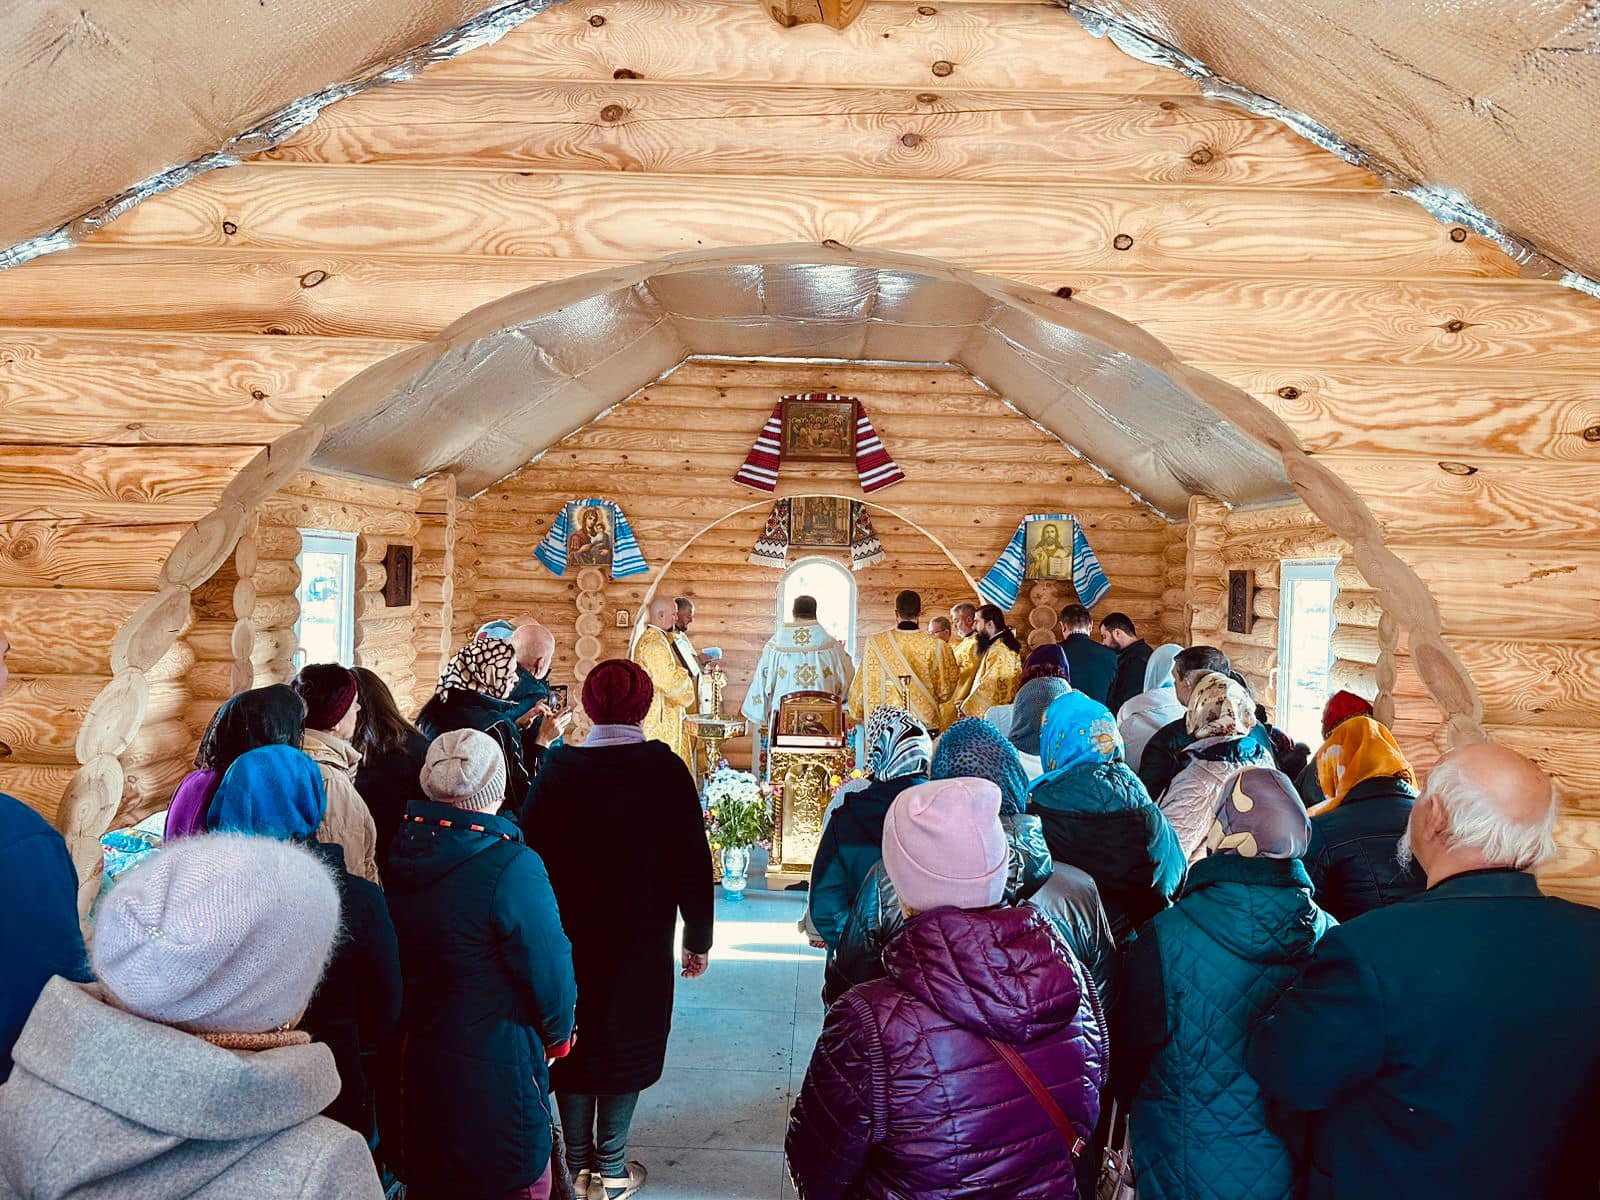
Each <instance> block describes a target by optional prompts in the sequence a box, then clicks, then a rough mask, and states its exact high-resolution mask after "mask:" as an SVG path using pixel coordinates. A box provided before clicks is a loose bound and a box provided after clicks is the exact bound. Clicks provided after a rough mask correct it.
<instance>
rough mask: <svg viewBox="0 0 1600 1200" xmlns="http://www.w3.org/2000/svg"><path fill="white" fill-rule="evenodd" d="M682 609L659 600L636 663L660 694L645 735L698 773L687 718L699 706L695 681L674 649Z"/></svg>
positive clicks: (638, 647)
mask: <svg viewBox="0 0 1600 1200" xmlns="http://www.w3.org/2000/svg"><path fill="white" fill-rule="evenodd" d="M677 619H678V606H677V604H676V603H675V602H673V601H671V600H655V601H653V602H652V603H651V605H650V612H649V615H648V617H647V619H646V620H647V623H646V625H645V628H644V630H643V631H642V632H641V633H640V634H639V637H638V640H637V641H635V642H634V645H633V653H632V655H631V657H632V658H633V661H634V662H636V663H638V664H639V665H640V666H641V667H643V668H644V670H645V674H647V675H649V676H650V682H651V683H653V684H654V685H655V689H656V694H655V697H654V699H652V700H651V701H650V711H649V712H648V713H646V714H645V718H644V735H645V737H647V738H655V739H657V740H659V741H663V742H665V743H666V744H667V745H669V746H671V747H672V749H673V751H674V752H675V753H676V754H677V756H678V757H679V758H681V759H683V761H684V762H685V763H687V764H688V765H689V769H690V770H691V771H692V770H693V769H694V763H693V760H692V759H691V757H690V753H689V736H688V733H687V731H686V730H685V729H684V727H683V718H684V717H686V716H687V715H688V714H689V710H690V708H691V707H693V705H694V702H695V681H694V676H693V675H691V674H690V673H689V669H688V668H687V667H685V666H684V665H683V659H682V658H680V657H679V655H678V652H677V650H676V649H675V648H674V646H673V633H674V628H673V627H674V625H675V624H676V623H677Z"/></svg>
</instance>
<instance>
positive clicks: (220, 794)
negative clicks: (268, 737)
mask: <svg viewBox="0 0 1600 1200" xmlns="http://www.w3.org/2000/svg"><path fill="white" fill-rule="evenodd" d="M327 811H328V789H327V786H326V785H325V784H324V783H323V782H322V772H321V770H319V769H318V767H317V764H316V763H315V762H313V761H312V760H311V757H310V756H309V755H307V754H306V753H305V752H304V751H302V750H297V749H296V748H295V747H293V746H262V747H260V748H259V749H256V750H249V751H246V752H245V753H244V754H241V755H240V756H239V757H238V758H236V759H234V762H233V765H232V766H231V767H229V768H228V770H227V773H226V774H224V775H223V777H222V782H221V783H219V784H218V785H217V794H216V795H214V796H213V797H211V805H210V807H209V808H207V810H206V828H207V829H208V830H212V831H217V830H223V831H228V832H232V833H254V834H258V835H260V836H262V837H271V838H277V839H278V840H279V841H285V842H303V841H307V840H308V839H309V838H310V837H311V835H312V834H314V833H316V831H317V827H318V826H319V825H321V824H322V818H323V816H324V815H326V813H327Z"/></svg>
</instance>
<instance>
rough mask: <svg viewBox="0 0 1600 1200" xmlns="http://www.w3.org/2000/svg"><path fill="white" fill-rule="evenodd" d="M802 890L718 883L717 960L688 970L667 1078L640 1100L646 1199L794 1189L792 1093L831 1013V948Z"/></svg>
mask: <svg viewBox="0 0 1600 1200" xmlns="http://www.w3.org/2000/svg"><path fill="white" fill-rule="evenodd" d="M801 909H802V898H801V896H800V895H799V894H797V893H792V892H776V891H775V892H765V891H757V890H755V889H751V890H750V891H749V892H747V893H746V894H745V899H744V900H743V901H742V902H739V903H729V902H728V901H727V900H726V899H725V898H723V897H722V894H721V889H720V888H719V889H718V899H717V928H716V944H715V946H714V947H713V949H712V951H711V968H710V970H708V971H707V972H706V974H705V975H704V976H702V977H701V978H699V979H679V980H678V985H677V1003H676V1005H675V1007H674V1010H673V1017H672V1040H671V1042H670V1043H669V1044H668V1047H667V1070H666V1074H665V1075H664V1076H663V1077H662V1079H661V1082H659V1083H658V1084H656V1085H655V1086H654V1087H653V1088H651V1089H650V1090H649V1091H647V1092H645V1094H644V1095H643V1096H642V1097H641V1098H640V1100H639V1110H638V1113H637V1115H636V1116H635V1118H634V1123H633V1136H632V1139H631V1141H630V1144H629V1147H628V1156H629V1157H630V1158H635V1159H638V1160H639V1161H640V1162H642V1163H644V1165H645V1167H646V1168H647V1169H648V1170H649V1172H650V1178H649V1181H648V1182H647V1183H646V1185H645V1188H644V1191H643V1193H642V1194H641V1200H647V1198H648V1200H782V1198H785V1197H792V1196H793V1195H794V1193H793V1191H792V1190H791V1189H790V1188H789V1186H788V1183H787V1180H786V1178H785V1175H784V1169H783V1132H784V1127H785V1124H786V1123H787V1121H788V1117H789V1103H790V1100H791V1098H792V1096H793V1095H794V1093H796V1092H798V1090H799V1088H800V1083H801V1081H802V1080H803V1079H804V1078H805V1070H806V1063H807V1061H808V1060H809V1059H810V1057H811V1047H812V1044H813V1043H814V1042H815V1041H816V1037H817V1030H818V1029H819V1028H820V1026H821V1024H822V1002H821V1000H820V999H819V998H818V992H819V990H820V989H821V987H822V954H821V952H820V951H816V950H813V949H811V947H810V946H808V945H807V944H806V942H805V939H804V938H803V937H801V935H800V933H799V931H798V930H797V929H796V928H795V922H796V921H798V920H799V919H800V913H801Z"/></svg>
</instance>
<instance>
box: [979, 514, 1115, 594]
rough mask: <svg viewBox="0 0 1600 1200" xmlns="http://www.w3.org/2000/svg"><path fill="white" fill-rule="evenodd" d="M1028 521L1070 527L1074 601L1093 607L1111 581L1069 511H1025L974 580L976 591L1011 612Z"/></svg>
mask: <svg viewBox="0 0 1600 1200" xmlns="http://www.w3.org/2000/svg"><path fill="white" fill-rule="evenodd" d="M1029 521H1060V522H1064V523H1068V524H1070V525H1071V526H1072V586H1073V587H1074V588H1076V589H1077V592H1078V602H1079V603H1081V604H1082V605H1083V606H1084V607H1085V608H1093V607H1094V606H1095V605H1096V604H1098V603H1099V602H1100V601H1101V600H1102V599H1104V598H1105V595H1106V593H1107V592H1109V591H1110V590H1111V581H1110V580H1109V579H1107V578H1106V573H1105V572H1104V571H1102V570H1101V569H1100V560H1099V559H1098V558H1096V557H1095V553H1094V550H1093V548H1091V547H1090V545H1089V539H1088V538H1086V537H1084V536H1083V530H1082V529H1081V528H1079V526H1078V518H1077V517H1075V516H1073V515H1072V514H1071V513H1029V514H1028V515H1027V516H1026V517H1024V518H1023V519H1022V520H1021V521H1020V522H1018V523H1017V531H1016V532H1015V533H1014V534H1012V535H1011V540H1010V541H1009V542H1007V543H1006V548H1005V549H1004V550H1002V551H1001V552H1000V558H999V559H998V560H997V561H996V562H995V564H994V566H992V567H990V568H989V572H988V574H986V575H985V576H984V577H983V578H982V579H980V580H978V594H979V595H980V596H982V597H983V598H984V599H985V600H987V601H988V602H989V603H990V604H993V605H995V606H997V607H999V608H1002V609H1004V610H1006V611H1007V612H1009V611H1011V608H1012V607H1013V606H1014V605H1015V604H1016V602H1017V595H1018V593H1020V592H1021V591H1022V577H1023V575H1024V574H1025V568H1026V566H1027V559H1026V542H1027V529H1028V522H1029Z"/></svg>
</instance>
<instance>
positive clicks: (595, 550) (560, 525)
mask: <svg viewBox="0 0 1600 1200" xmlns="http://www.w3.org/2000/svg"><path fill="white" fill-rule="evenodd" d="M586 509H599V510H601V513H602V515H601V517H600V518H598V519H596V518H594V517H586V516H585V515H584V510H586ZM607 517H609V521H607V520H606V518H607ZM574 541H576V543H577V544H576V545H574ZM533 556H534V557H535V558H537V559H538V560H539V561H540V562H542V563H543V564H544V565H545V566H547V567H549V568H550V573H551V574H552V575H565V574H566V572H567V562H568V559H569V557H570V559H571V560H572V562H573V564H574V565H575V566H594V567H609V568H610V569H611V578H613V579H626V578H627V577H628V576H630V575H648V574H649V573H650V565H649V564H648V563H646V562H645V561H644V554H643V553H642V552H641V551H640V549H639V539H638V538H636V537H635V536H634V534H633V526H631V525H629V524H628V518H627V517H625V516H623V515H622V509H621V508H620V507H618V506H617V505H616V504H614V503H612V502H611V501H610V500H602V499H599V498H598V497H593V496H591V497H589V498H587V499H584V500H574V501H572V502H571V503H569V504H565V505H563V506H562V508H561V511H560V512H559V513H557V514H556V519H555V521H554V522H553V523H552V524H551V526H550V532H549V533H547V534H545V535H544V541H542V542H540V543H539V545H538V546H537V547H535V548H534V551H533Z"/></svg>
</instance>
